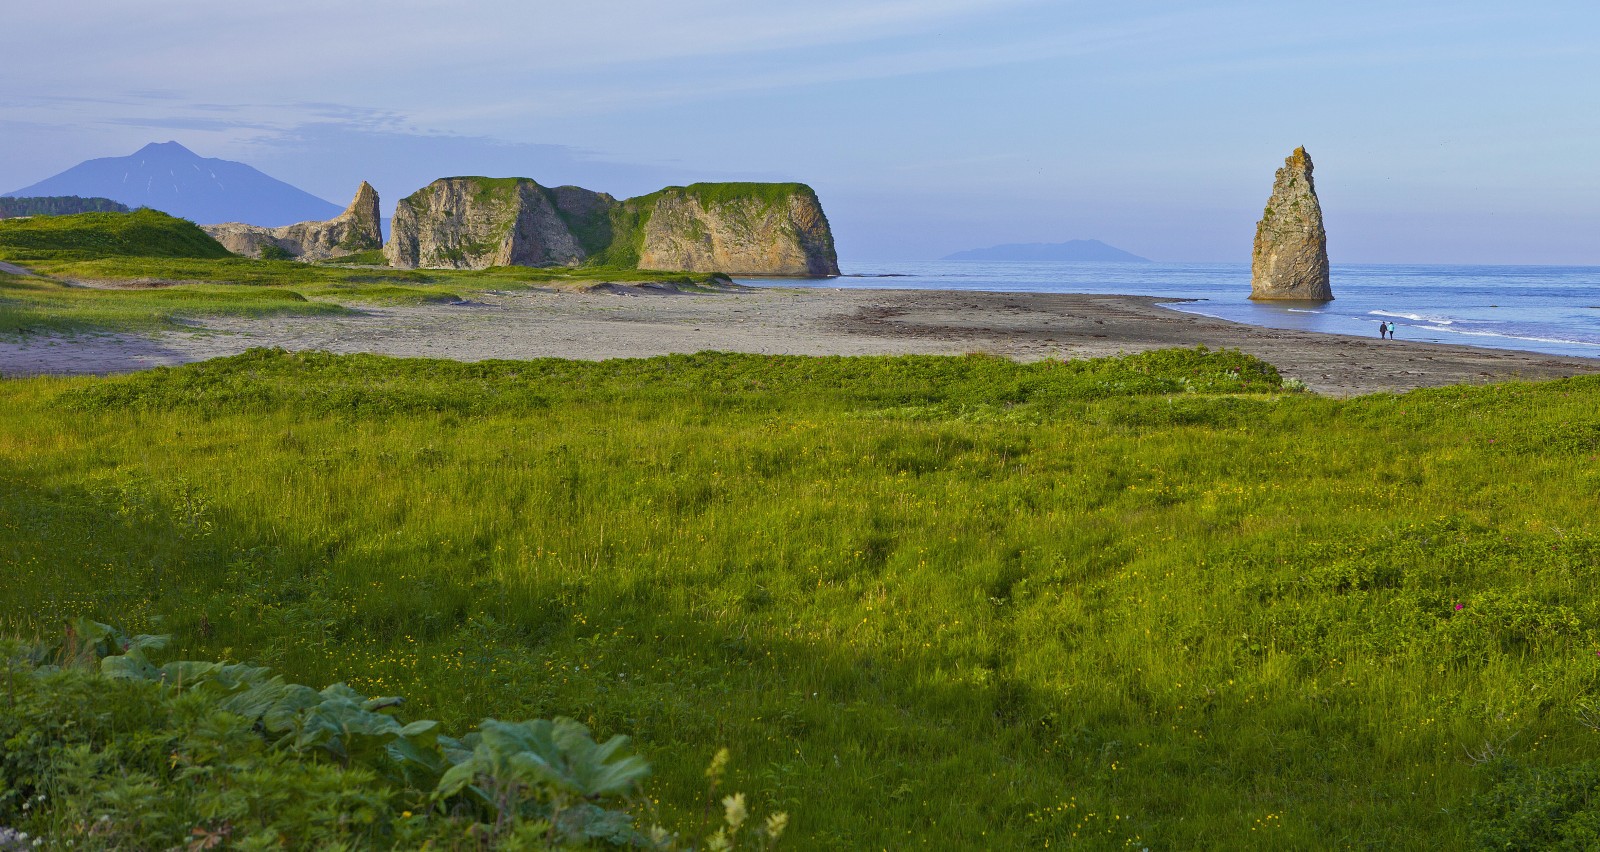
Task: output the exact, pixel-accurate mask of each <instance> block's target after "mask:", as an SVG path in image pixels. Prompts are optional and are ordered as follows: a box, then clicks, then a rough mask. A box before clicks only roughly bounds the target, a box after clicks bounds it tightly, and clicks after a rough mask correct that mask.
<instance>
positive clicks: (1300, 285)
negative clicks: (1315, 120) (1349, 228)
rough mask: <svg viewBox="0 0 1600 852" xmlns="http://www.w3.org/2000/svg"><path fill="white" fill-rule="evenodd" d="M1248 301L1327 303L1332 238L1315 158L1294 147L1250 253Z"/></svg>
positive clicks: (1278, 179) (1280, 172) (1273, 189)
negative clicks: (1313, 176)
mask: <svg viewBox="0 0 1600 852" xmlns="http://www.w3.org/2000/svg"><path fill="white" fill-rule="evenodd" d="M1250 298H1252V299H1290V300H1300V301H1316V302H1326V301H1330V300H1332V299H1333V288H1332V287H1331V286H1329V284H1328V234H1327V231H1325V230H1323V227H1322V205H1320V204H1318V203H1317V187H1316V185H1315V184H1314V183H1312V181H1311V155H1310V154H1307V153H1306V149H1305V148H1303V147H1302V148H1296V149H1294V153H1293V154H1290V155H1289V158H1288V159H1286V160H1284V161H1283V168H1281V169H1278V176H1277V179H1276V180H1274V181H1273V184H1272V197H1271V198H1270V199H1268V200H1267V209H1266V210H1265V211H1264V212H1263V213H1262V214H1261V222H1260V223H1259V224H1257V225H1256V245H1255V251H1254V252H1252V253H1251V255H1250Z"/></svg>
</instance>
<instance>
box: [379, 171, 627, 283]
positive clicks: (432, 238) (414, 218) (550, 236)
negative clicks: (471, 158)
mask: <svg viewBox="0 0 1600 852" xmlns="http://www.w3.org/2000/svg"><path fill="white" fill-rule="evenodd" d="M615 205H616V200H615V199H613V198H612V197H611V196H609V195H606V194H604V193H599V192H590V191H589V190H587V189H582V188H580V187H576V186H563V187H559V188H556V189H549V188H547V187H543V186H540V185H539V184H538V183H535V182H534V181H531V180H528V179H527V178H484V177H453V178H442V179H440V180H436V181H434V182H433V183H430V184H428V185H427V186H425V187H423V188H422V189H419V190H417V191H416V192H414V193H412V194H411V195H409V196H406V197H405V198H403V199H401V200H400V203H399V204H397V205H396V206H395V209H394V221H393V223H392V224H391V225H390V232H391V233H390V236H389V243H388V245H386V246H385V247H384V256H385V257H387V258H388V259H389V265H390V266H395V267H400V268H402V269H416V268H419V267H421V268H426V269H487V268H489V267H491V266H576V265H578V264H580V263H582V262H583V261H584V260H586V259H587V258H588V257H589V256H590V254H591V253H592V250H593V249H595V248H597V246H596V245H595V243H597V242H600V241H602V240H603V238H604V237H606V236H608V233H609V232H608V231H607V233H604V234H601V233H591V232H592V231H596V230H599V231H606V230H607V229H605V228H604V227H603V225H604V224H606V223H607V222H608V221H609V217H610V210H611V208H612V207H614V206H615ZM580 233H582V234H583V235H584V236H586V237H589V238H590V239H588V240H585V239H582V238H580V236H579V234H580ZM586 243H587V245H586Z"/></svg>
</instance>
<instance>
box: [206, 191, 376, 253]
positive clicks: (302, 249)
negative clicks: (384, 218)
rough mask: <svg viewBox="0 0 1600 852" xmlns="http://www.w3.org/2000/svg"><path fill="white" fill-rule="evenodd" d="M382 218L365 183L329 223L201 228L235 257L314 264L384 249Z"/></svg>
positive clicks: (239, 224)
mask: <svg viewBox="0 0 1600 852" xmlns="http://www.w3.org/2000/svg"><path fill="white" fill-rule="evenodd" d="M378 217H379V210H378V193H377V191H376V190H374V189H373V188H372V185H371V184H369V183H367V182H366V181H362V182H361V187H360V188H359V189H357V190H356V197H355V199H354V200H353V201H351V202H350V206H349V207H347V208H345V211H344V212H343V213H341V214H339V215H338V216H335V217H334V218H332V219H329V220H328V221H326V222H300V223H297V224H294V225H285V226H283V227H281V228H263V227H260V226H257V225H245V224H242V223H239V222H229V223H226V224H222V225H201V226H200V227H201V229H202V230H204V231H205V232H206V233H208V234H210V235H211V236H212V238H214V239H215V240H216V241H217V242H219V243H222V244H223V245H224V246H226V247H227V249H228V251H231V252H233V253H234V254H242V255H244V256H246V257H262V258H269V259H273V258H294V259H296V260H304V261H312V260H328V259H330V258H336V257H344V256H345V255H351V254H355V253H356V252H361V251H370V250H372V249H377V248H383V231H382V226H381V224H380V223H379V219H378Z"/></svg>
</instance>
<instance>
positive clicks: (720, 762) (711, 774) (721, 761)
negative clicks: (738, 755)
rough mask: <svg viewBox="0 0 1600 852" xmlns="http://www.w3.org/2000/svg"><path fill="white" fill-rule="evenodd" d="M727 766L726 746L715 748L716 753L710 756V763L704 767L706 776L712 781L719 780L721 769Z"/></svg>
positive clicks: (720, 778)
mask: <svg viewBox="0 0 1600 852" xmlns="http://www.w3.org/2000/svg"><path fill="white" fill-rule="evenodd" d="M727 768H728V750H727V749H726V748H720V749H717V753H716V755H715V756H713V757H712V758H711V765H710V766H707V767H706V777H707V778H710V779H711V780H712V781H713V782H716V781H720V780H722V771H723V770H724V769H727Z"/></svg>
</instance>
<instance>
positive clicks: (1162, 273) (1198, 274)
mask: <svg viewBox="0 0 1600 852" xmlns="http://www.w3.org/2000/svg"><path fill="white" fill-rule="evenodd" d="M841 266H842V267H844V272H845V274H844V276H842V277H840V278H829V279H820V280H815V281H798V282H797V281H784V282H783V283H782V285H781V286H785V287H793V286H801V287H842V288H877V289H908V290H983V291H989V292H1002V293H1119V294H1127V295H1132V296H1159V297H1163V298H1171V299H1175V300H1176V299H1193V300H1195V301H1191V302H1174V303H1172V304H1171V305H1170V306H1169V307H1171V308H1172V309H1173V310H1179V311H1185V312H1188V313H1195V314H1203V315H1205V316H1211V317H1218V318H1221V319H1226V320H1233V321H1235V322H1242V323H1248V324H1250V325H1257V326H1264V327H1267V328H1292V329H1302V330H1305V331H1318V332H1326V333H1330V334H1354V335H1365V336H1368V337H1377V335H1378V323H1379V322H1381V321H1384V320H1389V321H1392V322H1393V323H1394V324H1395V326H1396V334H1395V337H1396V338H1397V339H1400V340H1423V341H1431V342H1436V343H1459V344H1466V345H1470V346H1484V347H1490V348H1495V349H1520V350H1524V351H1529V352H1545V353H1549V354H1553V355H1578V356H1583V357H1588V358H1600V267H1594V266H1413V265H1405V266H1398V265H1397V266H1390V265H1380V264H1351V265H1335V266H1334V267H1333V270H1332V276H1333V295H1334V300H1333V301H1332V302H1328V303H1326V304H1285V303H1281V302H1279V303H1272V302H1266V303H1257V302H1251V301H1250V299H1249V296H1250V267H1249V265H1248V264H1233V263H1074V262H1059V263H1023V262H1010V263H995V262H982V261H921V262H902V263H848V264H841ZM741 283H746V284H753V285H758V286H759V285H775V284H777V282H774V281H771V280H743V281H741Z"/></svg>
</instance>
